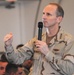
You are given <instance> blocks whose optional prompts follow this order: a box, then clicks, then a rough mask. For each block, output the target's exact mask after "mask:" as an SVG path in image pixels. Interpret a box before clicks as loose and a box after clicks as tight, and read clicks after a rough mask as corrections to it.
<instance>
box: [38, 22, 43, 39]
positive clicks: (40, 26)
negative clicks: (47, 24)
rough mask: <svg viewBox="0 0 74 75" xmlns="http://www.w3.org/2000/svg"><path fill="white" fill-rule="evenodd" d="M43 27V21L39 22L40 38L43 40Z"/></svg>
mask: <svg viewBox="0 0 74 75" xmlns="http://www.w3.org/2000/svg"><path fill="white" fill-rule="evenodd" d="M42 28H43V23H42V22H38V40H42Z"/></svg>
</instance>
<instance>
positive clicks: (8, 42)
mask: <svg viewBox="0 0 74 75" xmlns="http://www.w3.org/2000/svg"><path fill="white" fill-rule="evenodd" d="M12 40H13V35H12V33H9V34H7V35H6V36H5V37H4V43H5V45H11V44H12Z"/></svg>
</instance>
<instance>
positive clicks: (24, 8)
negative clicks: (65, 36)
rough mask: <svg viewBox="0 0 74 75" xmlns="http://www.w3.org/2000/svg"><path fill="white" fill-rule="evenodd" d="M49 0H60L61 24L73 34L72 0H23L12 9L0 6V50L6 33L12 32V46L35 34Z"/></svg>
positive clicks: (54, 0)
mask: <svg viewBox="0 0 74 75" xmlns="http://www.w3.org/2000/svg"><path fill="white" fill-rule="evenodd" d="M49 2H61V3H60V4H61V6H62V7H63V8H64V10H65V17H64V20H63V21H62V23H61V25H62V26H63V28H64V29H65V30H66V31H67V32H70V33H71V34H73V35H74V31H73V28H74V25H73V24H74V21H73V20H74V10H73V7H74V4H73V3H74V0H23V1H19V2H18V3H16V4H15V8H13V9H6V8H5V7H4V6H0V51H4V43H3V38H4V36H5V35H6V34H7V33H10V32H12V33H13V35H14V41H13V46H14V47H16V45H18V44H20V43H26V42H27V41H29V40H30V39H31V38H32V37H33V36H35V35H37V23H38V22H39V21H41V18H42V10H43V8H44V6H46V5H47V4H49ZM38 10H39V11H38Z"/></svg>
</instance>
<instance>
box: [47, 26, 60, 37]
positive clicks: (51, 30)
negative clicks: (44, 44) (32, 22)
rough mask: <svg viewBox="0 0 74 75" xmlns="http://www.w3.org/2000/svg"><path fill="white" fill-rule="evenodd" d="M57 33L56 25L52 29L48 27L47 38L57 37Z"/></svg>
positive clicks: (57, 27)
mask: <svg viewBox="0 0 74 75" xmlns="http://www.w3.org/2000/svg"><path fill="white" fill-rule="evenodd" d="M58 31H59V26H58V25H54V26H52V27H49V28H48V32H47V36H48V37H54V36H55V35H57V33H58Z"/></svg>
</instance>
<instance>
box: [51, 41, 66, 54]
mask: <svg viewBox="0 0 74 75" xmlns="http://www.w3.org/2000/svg"><path fill="white" fill-rule="evenodd" d="M65 48H66V43H65V42H58V43H55V46H54V48H53V50H52V51H53V53H55V54H60V55H63V54H64V51H65Z"/></svg>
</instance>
